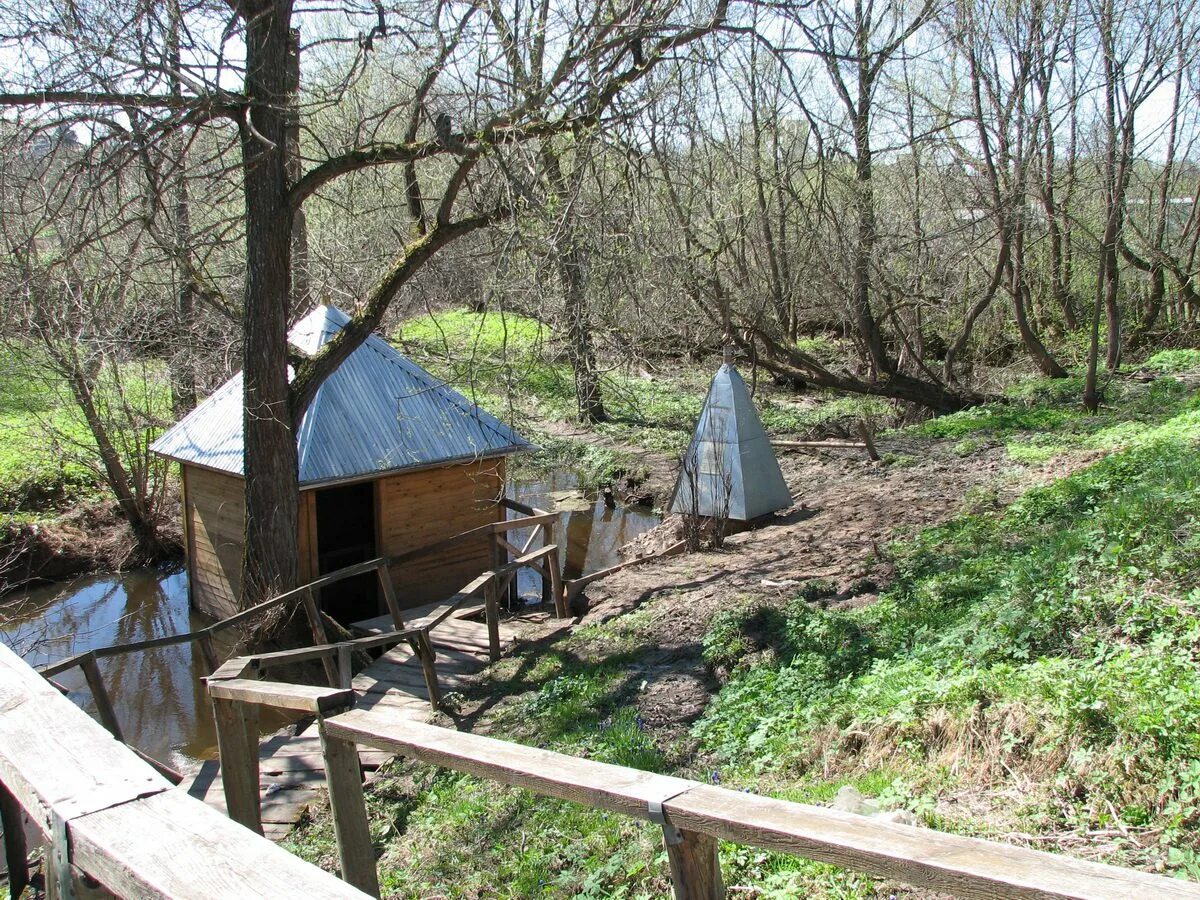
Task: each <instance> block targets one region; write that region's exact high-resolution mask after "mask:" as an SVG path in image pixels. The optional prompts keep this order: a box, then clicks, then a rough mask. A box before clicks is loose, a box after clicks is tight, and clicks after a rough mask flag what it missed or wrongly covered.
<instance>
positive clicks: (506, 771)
mask: <svg viewBox="0 0 1200 900" xmlns="http://www.w3.org/2000/svg"><path fill="white" fill-rule="evenodd" d="M245 687H246V689H245V690H244V691H243V692H242V693H240V694H239V697H240V699H241V701H242V702H246V703H253V704H259V705H265V706H270V705H272V702H273V701H272V699H271V697H270V688H269V687H267V686H265V685H260V684H259V683H254V682H251V683H249V684H248V685H247V686H245ZM352 702H353V697H352V696H351V697H346V696H336V695H335V694H334V692H333V691H332V690H330V691H329V692H328V693H327V694H325V695H323V696H322V697H321V698H319V699H316V700H314V706H313V708H314V709H318V708H320V709H323V710H324V712H323V713H318V727H319V731H320V735H321V743H322V748H323V751H324V754H325V760H326V766H327V771H328V773H329V791H330V805H331V807H332V810H333V818H334V830H335V833H336V836H337V840H338V852H339V857H340V861H341V870H342V876H343V878H345V879H346V880H347V881H349V882H350V883H351V884H353V885H355V886H356V887H358V888H359V889H361V890H363V891H365V892H367V893H370V894H374V895H376V896H377V895H378V893H379V884H378V876H377V873H376V870H375V857H374V854H373V852H372V851H371V844H370V834H369V831H368V828H367V814H366V807H365V802H364V797H363V788H362V782H361V778H360V777H359V774H358V768H357V759H358V756H357V748H358V747H360V746H362V747H371V748H374V749H378V750H385V751H390V752H393V753H397V754H400V755H402V756H406V757H408V758H410V759H414V760H419V761H421V762H425V763H430V764H433V765H437V766H443V767H445V768H449V769H454V770H456V771H459V772H465V773H468V774H471V775H476V776H479V777H481V778H485V779H488V780H491V781H496V782H499V783H502V784H507V785H512V786H514V787H520V788H525V789H527V790H531V791H534V792H535V793H538V794H542V795H544V796H548V797H556V798H559V799H562V800H569V801H572V802H575V803H579V804H582V805H585V806H591V807H595V808H597V809H604V810H608V811H611V812H616V813H619V814H622V815H626V816H630V817H632V818H637V819H644V820H647V821H652V822H655V823H656V824H658V825H660V826H661V827H662V830H663V838H664V843H665V845H666V850H667V858H668V861H669V863H670V867H671V878H672V882H673V886H674V892H675V896H676V898H687V900H713V898H718V897H724V896H725V889H724V886H723V883H722V879H721V870H720V862H719V857H718V854H717V842H718V841H719V840H726V841H732V842H735V843H738V844H744V845H747V846H751V847H757V848H760V849H763V850H770V851H775V852H780V853H790V854H793V855H795V856H801V857H805V858H807V859H813V860H818V861H821V862H827V863H832V864H834V865H837V866H841V867H844V868H848V869H852V870H855V871H860V872H865V873H868V874H870V875H875V876H880V877H885V878H894V879H897V880H899V881H902V882H905V883H907V884H911V885H913V886H916V887H920V888H927V889H932V890H937V891H944V892H947V893H951V894H954V895H956V896H961V897H973V898H988V900H991V898H999V897H1005V898H1007V897H1030V898H1096V900H1130V898H1140V897H1157V898H1165V900H1184V898H1189V900H1198V898H1200V884H1194V883H1190V882H1184V881H1178V880H1174V879H1170V878H1165V877H1162V876H1158V875H1150V874H1147V873H1144V872H1138V871H1134V870H1132V869H1123V868H1118V867H1115V866H1109V865H1103V864H1100V863H1093V862H1087V861H1084V860H1078V859H1072V858H1069V857H1065V856H1056V855H1053V854H1049V853H1044V852H1041V851H1037V850H1030V849H1027V848H1024V847H1018V846H1013V845H1009V844H1001V843H997V842H993V841H986V840H980V839H978V838H968V837H961V836H959V835H953V834H944V833H942V832H938V831H934V830H931V829H927V828H916V827H910V826H905V825H898V824H894V823H890V822H881V821H878V820H876V819H872V818H870V817H867V816H858V815H854V814H851V813H843V812H839V811H837V810H833V809H827V808H824V807H817V806H809V805H805V804H800V803H792V802H789V801H785V800H777V799H774V798H771V797H762V796H758V795H755V794H749V793H745V792H740V791H734V790H729V789H727V788H721V787H716V786H713V785H709V784H704V783H701V782H697V781H691V780H689V779H685V778H677V777H674V776H669V775H659V774H655V773H651V772H643V771H640V770H637V769H630V768H626V767H623V766H614V765H609V764H607V763H600V762H595V761H593V760H588V759H579V758H577V757H572V756H567V755H564V754H561V753H554V752H551V751H548V750H541V749H538V748H535V747H527V746H523V745H520V744H514V743H510V742H507V741H501V740H496V739H494V738H489V737H484V736H481V735H475V734H466V733H461V732H457V731H453V730H450V729H445V728H440V727H436V726H432V725H425V724H420V723H417V722H414V721H412V720H411V719H407V718H404V717H403V715H400V714H397V713H396V712H395V711H394V710H390V709H388V708H386V707H379V708H375V709H370V710H365V709H364V710H359V709H350V710H349V711H346V712H337V710H338V709H339V708H340V707H342V706H343V705H344V704H349V703H352ZM222 764H223V765H224V766H228V763H227V762H225V761H224V760H223V761H222ZM226 771H228V769H226Z"/></svg>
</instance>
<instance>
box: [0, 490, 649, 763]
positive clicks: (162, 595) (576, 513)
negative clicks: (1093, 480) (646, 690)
mask: <svg viewBox="0 0 1200 900" xmlns="http://www.w3.org/2000/svg"><path fill="white" fill-rule="evenodd" d="M509 491H510V496H515V497H516V498H517V499H519V500H521V501H522V502H524V503H528V504H530V505H532V506H537V507H539V508H541V509H547V510H557V511H560V512H562V513H563V515H562V518H561V519H560V523H559V525H558V527H557V530H556V532H555V538H556V540H557V541H558V543H559V544H560V545H561V547H560V551H559V553H560V560H559V561H560V563H561V564H562V566H563V577H564V578H566V579H571V578H578V577H579V576H580V575H581V574H585V573H590V572H595V571H598V570H600V569H603V568H606V567H608V566H611V565H614V564H616V563H618V562H620V561H621V559H620V556H619V554H618V552H617V551H618V550H619V549H620V547H621V546H623V545H624V544H626V543H628V542H629V541H631V540H633V539H634V538H635V537H637V535H639V534H641V533H642V532H643V531H646V530H647V529H649V528H653V527H654V526H655V525H657V524H658V522H659V520H658V517H657V516H654V515H653V514H651V513H650V511H649V510H646V509H642V508H637V507H627V508H623V507H619V506H618V507H616V508H614V509H609V508H608V507H606V506H605V504H604V501H603V499H602V498H601V497H599V495H598V494H597V493H596V492H584V491H582V490H580V489H579V487H578V479H577V478H576V477H575V476H574V474H573V473H570V472H557V473H554V474H552V475H551V476H550V477H548V478H546V479H545V480H541V481H535V482H524V483H518V484H516V485H512V486H510V488H509ZM514 533H515V534H516V535H517V537H516V538H515V539H514V540H513V542H514V543H517V544H518V545H519V544H521V543H523V542H524V540H525V538H526V537H527V535H525V534H522V532H521V531H519V530H518V531H516V532H514ZM518 590H519V592H520V594H521V596H522V597H524V598H526V599H527V600H528V601H530V602H536V601H538V600H540V599H541V581H540V578H539V576H538V575H537V574H536V573H534V572H531V571H528V570H523V571H522V572H521V573H520V576H519V581H518ZM209 624H211V623H210V622H209V621H208V620H207V619H206V618H205V617H203V616H200V615H198V614H196V613H193V612H192V611H191V610H190V609H189V608H188V599H187V575H186V573H185V572H184V571H183V570H182V569H179V568H174V569H156V568H146V569H135V570H133V571H130V572H124V573H121V574H117V575H93V576H87V577H83V578H77V579H73V580H71V581H65V582H59V583H55V584H49V585H42V586H38V587H35V588H31V589H29V590H27V591H24V592H22V593H18V594H15V595H13V596H10V597H9V598H7V599H6V600H5V601H4V603H3V605H2V606H0V640H2V641H3V642H4V643H5V644H7V645H8V646H9V647H11V648H12V649H14V650H16V651H17V652H18V653H19V654H20V655H21V656H22V657H24V658H25V660H26V661H27V662H29V663H30V665H33V666H41V665H46V664H48V663H52V662H55V661H57V660H60V659H64V658H66V657H68V656H72V655H74V654H76V653H82V652H84V651H86V650H90V649H94V648H97V647H107V646H111V645H113V644H122V643H129V642H131V641H141V640H146V639H148V638H156V637H165V636H167V635H172V634H179V633H181V632H185V631H189V630H195V629H198V628H203V627H205V626H206V625H209ZM221 637H222V635H218V636H217V643H218V646H217V651H218V653H219V654H220V656H221V658H222V659H224V658H226V657H227V656H229V655H230V654H231V652H232V650H233V644H234V641H235V640H236V637H235V635H234V634H232V633H226V634H225V635H224V636H223V637H224V638H225V640H224V642H222V640H221ZM99 666H100V669H101V672H102V673H103V676H104V681H105V684H106V685H107V687H108V692H109V695H110V697H111V698H112V701H113V706H114V708H115V710H116V714H117V720H118V721H119V723H120V725H121V730H122V731H123V733H124V737H125V740H126V741H128V742H129V743H130V744H133V745H134V746H136V747H137V748H138V749H139V750H141V751H143V752H144V753H147V754H149V755H150V756H153V757H154V758H155V759H159V760H162V761H163V762H165V763H167V764H168V765H171V766H173V767H174V768H177V769H188V768H191V767H192V766H193V764H194V761H195V760H200V759H207V758H211V757H213V756H215V755H216V733H215V731H214V730H213V722H212V712H211V709H210V707H209V701H208V697H207V695H206V693H205V692H204V686H203V683H202V682H201V680H200V679H201V677H202V676H203V675H204V674H206V673H205V672H204V671H203V660H202V659H201V657H200V654H199V652H198V651H197V652H196V653H193V647H192V646H191V645H187V644H182V645H176V646H172V647H160V648H156V649H153V650H148V651H143V652H140V653H131V654H125V655H122V656H115V657H111V658H107V659H101V660H99ZM55 681H56V682H58V683H59V684H60V685H62V686H63V687H64V688H66V689H67V690H68V692H69V696H70V697H71V699H72V700H74V701H75V703H77V704H78V705H80V706H82V707H83V708H84V709H86V710H87V711H88V712H89V713H91V714H92V715H93V716H94V715H95V708H94V706H93V704H92V700H91V693H90V692H89V691H88V689H87V685H86V683H85V682H84V679H83V674H82V673H81V672H80V670H79V668H78V667H75V668H72V669H70V670H68V671H66V672H63V673H62V674H61V675H58V676H56V677H55ZM263 719H264V720H263V722H262V727H263V729H264V733H270V732H273V731H275V730H277V729H278V728H279V727H280V726H281V725H283V724H286V722H287V720H286V719H284V718H271V717H268V716H264V717H263Z"/></svg>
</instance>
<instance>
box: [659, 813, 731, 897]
mask: <svg viewBox="0 0 1200 900" xmlns="http://www.w3.org/2000/svg"><path fill="white" fill-rule="evenodd" d="M668 829H669V830H670V831H671V832H673V833H674V835H675V836H677V837H676V842H675V843H672V840H671V836H670V835H667V834H666V832H667V830H668ZM680 837H681V838H683V840H682V842H679V841H678V838H680ZM664 838H665V839H664V841H663V843H664V844H665V845H666V848H667V860H668V861H669V862H670V864H671V886H672V887H673V889H674V891H675V900H724V898H725V882H724V881H723V880H722V878H721V858H720V856H719V855H718V853H717V839H716V838H714V837H712V836H710V835H707V834H701V833H700V832H697V831H676V830H675V829H674V828H671V826H669V825H668V826H667V827H666V828H665V829H664Z"/></svg>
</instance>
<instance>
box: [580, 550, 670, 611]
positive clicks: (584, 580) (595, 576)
mask: <svg viewBox="0 0 1200 900" xmlns="http://www.w3.org/2000/svg"><path fill="white" fill-rule="evenodd" d="M686 549H687V542H686V541H676V542H675V543H674V544H671V546H669V547H667V548H665V549H663V550H660V551H659V552H658V553H651V554H650V555H649V556H639V557H637V558H636V559H630V560H626V561H625V562H623V563H617V564H616V565H615V566H609V567H608V568H607V569H601V570H600V571H599V572H592V573H591V574H590V575H584V576H583V577H581V578H573V579H571V580H570V581H568V582H567V586H566V596H567V598H568V599H569V598H571V597H574V596H575V595H576V594H578V593H579V592H580V591H582V590H583V589H584V588H585V587H587V586H588V585H589V584H591V583H592V582H593V581H599V580H600V579H601V578H607V577H608V576H609V575H612V574H613V573H614V572H620V571H621V570H622V569H628V568H630V567H632V566H640V565H641V564H642V563H648V562H650V561H651V560H655V559H662V558H663V557H664V556H674V555H675V554H677V553H682V552H683V551H684V550H686Z"/></svg>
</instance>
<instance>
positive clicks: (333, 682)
mask: <svg viewBox="0 0 1200 900" xmlns="http://www.w3.org/2000/svg"><path fill="white" fill-rule="evenodd" d="M304 612H305V615H307V616H308V626H309V628H310V629H311V631H312V636H313V641H314V642H316V643H317V644H327V643H329V638H328V636H327V635H326V634H325V625H324V623H323V622H322V621H321V611H320V610H319V609H318V608H317V598H316V597H314V596H313V592H312V588H309V589H308V590H306V591H305V592H304ZM321 664H322V665H323V666H325V677H326V678H328V679H329V686H330V687H337V686H338V684H339V681H338V670H337V665H335V664H334V661H333V657H331V656H322V657H321Z"/></svg>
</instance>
